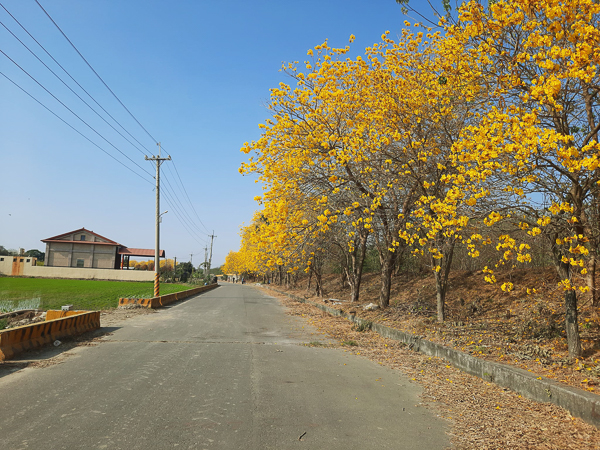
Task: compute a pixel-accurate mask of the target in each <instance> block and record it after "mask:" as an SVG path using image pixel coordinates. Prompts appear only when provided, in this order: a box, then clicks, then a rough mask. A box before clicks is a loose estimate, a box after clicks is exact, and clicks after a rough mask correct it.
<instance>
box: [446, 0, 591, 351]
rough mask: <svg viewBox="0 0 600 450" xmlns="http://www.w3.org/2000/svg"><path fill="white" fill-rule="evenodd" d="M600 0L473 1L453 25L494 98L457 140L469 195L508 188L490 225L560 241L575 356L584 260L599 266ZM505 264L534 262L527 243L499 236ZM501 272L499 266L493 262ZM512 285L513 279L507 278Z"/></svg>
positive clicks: (556, 244) (555, 247) (557, 251)
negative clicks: (492, 187) (506, 224)
mask: <svg viewBox="0 0 600 450" xmlns="http://www.w3.org/2000/svg"><path fill="white" fill-rule="evenodd" d="M599 18H600V4H599V3H598V2H596V1H591V0H561V1H558V0H536V1H532V0H504V1H497V2H494V3H491V2H490V6H489V8H485V7H484V6H482V5H481V4H480V3H479V2H476V1H471V2H469V3H466V4H464V5H463V6H462V8H461V9H460V11H459V20H458V22H457V24H455V25H453V26H452V27H449V32H450V35H451V39H452V41H453V42H454V45H455V46H457V47H461V46H462V47H463V48H465V49H466V51H468V52H469V53H470V55H471V57H472V59H473V61H475V63H474V64H473V67H472V69H473V71H474V73H475V76H478V77H481V78H482V79H484V80H485V83H486V85H487V87H488V89H489V95H490V99H491V102H492V103H493V104H494V108H492V109H491V110H490V111H489V112H488V113H487V114H486V115H485V116H483V117H482V118H481V121H480V123H479V124H477V125H476V126H472V127H469V128H468V129H467V130H466V132H465V134H464V138H463V139H462V140H461V141H460V142H459V143H457V144H456V145H455V151H456V165H457V166H458V167H459V170H460V175H459V176H457V177H456V178H455V182H456V185H457V186H459V187H461V188H462V189H463V191H464V192H469V194H468V195H466V198H465V200H464V201H465V202H466V203H469V204H473V205H476V204H479V203H481V202H485V201H486V200H485V196H481V197H479V198H477V197H476V195H473V194H474V193H475V192H477V190H478V189H479V188H480V187H481V186H482V184H485V183H488V184H489V183H493V184H494V185H495V186H496V187H497V188H500V187H502V189H503V190H504V194H505V202H504V204H501V205H498V206H497V208H496V209H495V210H494V211H492V212H491V213H489V214H488V215H487V217H486V219H485V222H486V224H488V225H489V226H492V225H494V224H496V223H498V222H499V221H509V222H512V223H513V224H514V225H515V226H517V227H519V228H521V229H522V230H524V231H525V232H527V233H529V234H530V235H532V236H536V235H539V234H543V235H544V236H546V237H547V238H548V240H549V241H550V244H551V246H552V252H553V254H554V260H555V265H556V268H557V271H558V274H559V276H560V278H561V281H560V287H561V288H562V289H563V290H564V299H565V329H566V334H567V343H568V348H569V355H570V356H571V357H577V356H580V355H581V351H582V350H581V343H580V339H579V330H578V319H577V292H578V291H580V292H585V291H586V290H588V289H589V287H588V286H586V285H585V282H584V277H583V276H584V275H585V274H586V272H587V270H588V269H587V267H586V263H588V264H589V263H591V266H592V267H593V268H594V267H595V261H594V257H593V255H595V254H596V252H597V250H598V242H599V240H598V239H599V234H598V199H599V193H600V192H599V188H600V185H599V183H600V177H599V159H598V158H599V150H600V146H599V144H598V131H600V119H599V114H600V111H599V99H598V94H599V91H600V79H599V77H598V67H599V64H600V29H599V23H600V22H599ZM497 249H498V250H499V251H500V252H501V257H500V261H501V263H508V264H513V263H514V261H519V262H527V261H528V260H530V258H531V257H530V254H529V251H528V248H527V245H526V244H524V243H519V242H518V241H517V240H516V239H514V238H513V237H512V236H510V235H508V234H505V235H502V236H501V237H500V241H499V242H498V244H497ZM487 272H488V279H489V280H493V279H494V274H493V269H492V268H488V269H487ZM502 288H503V289H504V290H507V291H509V290H511V289H512V288H513V286H512V285H511V284H510V283H506V284H505V285H503V287H502Z"/></svg>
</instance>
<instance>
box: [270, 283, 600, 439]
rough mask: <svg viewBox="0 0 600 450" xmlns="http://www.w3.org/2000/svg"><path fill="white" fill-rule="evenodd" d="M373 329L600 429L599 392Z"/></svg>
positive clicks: (378, 327)
mask: <svg viewBox="0 0 600 450" xmlns="http://www.w3.org/2000/svg"><path fill="white" fill-rule="evenodd" d="M269 289H272V290H273V291H275V292H278V293H279V294H282V295H286V296H288V297H290V298H293V299H294V300H297V301H299V302H302V303H308V304H310V305H312V306H315V307H317V308H319V309H321V310H322V311H325V312H327V313H329V314H331V315H334V316H340V317H344V318H346V319H348V320H350V321H352V322H354V323H356V324H358V325H361V324H365V323H367V322H369V321H367V320H364V319H361V318H359V317H356V316H354V315H351V314H347V313H345V312H344V311H343V310H341V309H335V308H331V307H329V306H326V305H322V304H320V303H314V302H311V301H308V300H306V299H304V298H300V297H297V296H295V295H292V294H288V293H286V292H283V291H279V290H277V289H273V288H269ZM371 329H372V330H373V331H375V332H376V333H379V335H381V336H383V337H385V338H389V339H394V340H396V341H400V342H404V343H405V344H407V345H408V348H409V349H411V350H414V351H417V352H421V353H423V354H425V355H428V356H436V357H438V358H443V359H445V360H447V361H449V362H450V364H452V365H453V366H454V367H456V368H457V369H460V370H462V371H463V372H466V373H468V374H471V375H474V376H476V377H479V378H481V379H483V380H486V381H490V382H493V383H495V384H497V385H499V386H502V387H506V388H508V389H511V390H513V391H515V392H518V393H519V394H521V395H523V396H524V397H527V398H530V399H532V400H535V401H538V402H542V403H546V402H547V403H552V404H554V405H557V406H560V407H562V408H564V409H566V410H567V411H569V412H570V413H571V415H572V416H575V417H579V418H581V419H583V420H584V421H586V422H587V423H589V424H592V425H594V426H596V427H597V428H600V396H598V395H596V394H591V393H589V392H586V391H582V390H581V389H576V388H573V387H571V386H565V385H563V384H560V383H558V382H556V381H554V380H550V379H548V378H545V377H536V376H535V375H534V374H532V373H531V372H528V371H526V370H523V369H519V368H518V367H513V366H509V365H507V364H502V363H498V362H494V361H486V360H484V359H480V358H476V357H474V356H471V355H469V354H467V353H464V352H461V351H458V350H454V349H452V348H450V347H446V346H444V345H441V344H436V343H435V342H431V341H428V340H425V339H422V338H421V337H420V336H417V335H414V334H409V333H405V332H403V331H400V330H396V329H394V328H390V327H386V326H385V325H381V324H380V323H377V322H373V323H372V326H371Z"/></svg>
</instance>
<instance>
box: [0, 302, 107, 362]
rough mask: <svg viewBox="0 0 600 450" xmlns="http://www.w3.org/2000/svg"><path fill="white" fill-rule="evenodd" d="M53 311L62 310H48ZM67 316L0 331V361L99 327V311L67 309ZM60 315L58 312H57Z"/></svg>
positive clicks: (51, 314) (51, 313)
mask: <svg viewBox="0 0 600 450" xmlns="http://www.w3.org/2000/svg"><path fill="white" fill-rule="evenodd" d="M48 313H49V314H50V317H55V316H56V315H54V314H53V313H63V311H48ZM69 313H71V314H70V315H69V316H68V317H62V318H56V319H48V315H47V316H46V321H45V322H38V323H34V324H31V325H24V326H22V327H16V328H11V329H9V330H4V331H0V361H4V360H5V359H11V358H13V357H14V356H15V355H17V354H19V353H22V352H24V351H27V350H31V349H33V348H36V347H41V346H42V345H45V344H48V343H50V342H53V341H55V340H57V339H60V338H64V337H65V336H76V335H79V334H82V333H85V332H86V331H91V330H96V329H98V328H100V311H69ZM57 315H60V314H57Z"/></svg>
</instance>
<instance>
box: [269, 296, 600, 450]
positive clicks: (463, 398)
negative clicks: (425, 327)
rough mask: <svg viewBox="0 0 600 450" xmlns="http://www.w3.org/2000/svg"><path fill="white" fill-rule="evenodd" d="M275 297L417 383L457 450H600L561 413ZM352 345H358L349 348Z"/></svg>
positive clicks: (590, 432) (599, 443)
mask: <svg viewBox="0 0 600 450" xmlns="http://www.w3.org/2000/svg"><path fill="white" fill-rule="evenodd" d="M269 293H271V294H272V293H273V292H272V291H269ZM276 295H277V294H276ZM277 297H279V298H280V300H281V301H282V303H283V304H284V305H286V306H287V307H288V313H289V314H293V315H298V316H302V315H303V316H304V318H305V319H306V320H308V321H309V322H310V323H311V324H312V325H314V326H315V327H317V328H318V329H319V330H320V331H321V332H326V333H327V334H328V335H330V336H331V337H333V338H334V339H336V340H337V341H338V342H339V347H340V348H343V349H344V350H346V351H348V352H350V353H353V354H356V355H360V356H362V357H366V358H369V359H371V360H373V361H376V362H378V363H379V364H383V365H386V366H389V367H392V368H394V369H398V370H400V371H401V372H402V373H403V374H404V375H405V376H407V377H409V378H410V379H411V380H412V382H416V383H419V384H420V385H421V386H422V387H423V388H424V393H423V404H424V405H425V406H428V407H432V408H435V410H436V412H437V413H438V414H439V415H440V416H442V417H444V418H446V419H448V420H449V421H450V423H451V425H452V426H451V431H450V434H451V437H452V443H453V445H454V446H455V448H458V449H478V450H479V449H523V450H525V449H528V450H530V449H581V450H583V449H600V430H598V429H597V428H595V427H594V426H592V425H589V424H587V423H585V422H583V421H582V420H580V419H577V418H574V417H572V416H571V415H570V414H569V413H568V412H567V411H565V410H564V409H562V408H559V407H557V406H554V405H550V404H542V403H537V402H535V401H532V400H529V399H526V398H523V397H521V396H520V395H518V394H516V393H515V392H512V391H510V390H507V389H503V388H501V387H498V386H496V385H494V384H493V383H488V382H486V381H484V380H481V379H479V378H476V377H473V376H471V375H467V374H465V373H463V372H461V371H459V370H457V369H455V368H453V367H451V366H449V365H448V364H447V363H446V362H445V361H443V360H441V359H438V358H431V357H428V356H424V355H422V354H419V353H415V352H412V351H410V350H408V349H407V348H406V346H405V345H403V344H401V343H399V342H397V341H393V340H389V339H385V338H382V337H380V336H379V335H378V334H376V333H374V332H372V331H366V332H359V331H357V330H356V329H354V327H353V324H352V323H351V322H350V321H348V320H346V319H342V318H339V317H333V316H330V315H329V314H326V313H324V312H323V311H321V310H319V309H318V308H315V307H313V306H310V305H307V304H305V303H300V302H297V301H294V300H291V299H289V298H288V297H285V296H282V295H277ZM350 342H352V343H354V344H357V345H348V344H349V343H350ZM343 343H345V344H343Z"/></svg>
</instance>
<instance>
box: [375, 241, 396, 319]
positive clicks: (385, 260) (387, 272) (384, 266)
mask: <svg viewBox="0 0 600 450" xmlns="http://www.w3.org/2000/svg"><path fill="white" fill-rule="evenodd" d="M387 253H388V255H381V256H383V257H380V260H381V290H380V291H379V307H380V308H382V309H384V308H387V307H388V306H390V292H391V290H392V274H393V273H394V258H393V253H392V252H390V251H387Z"/></svg>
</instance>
